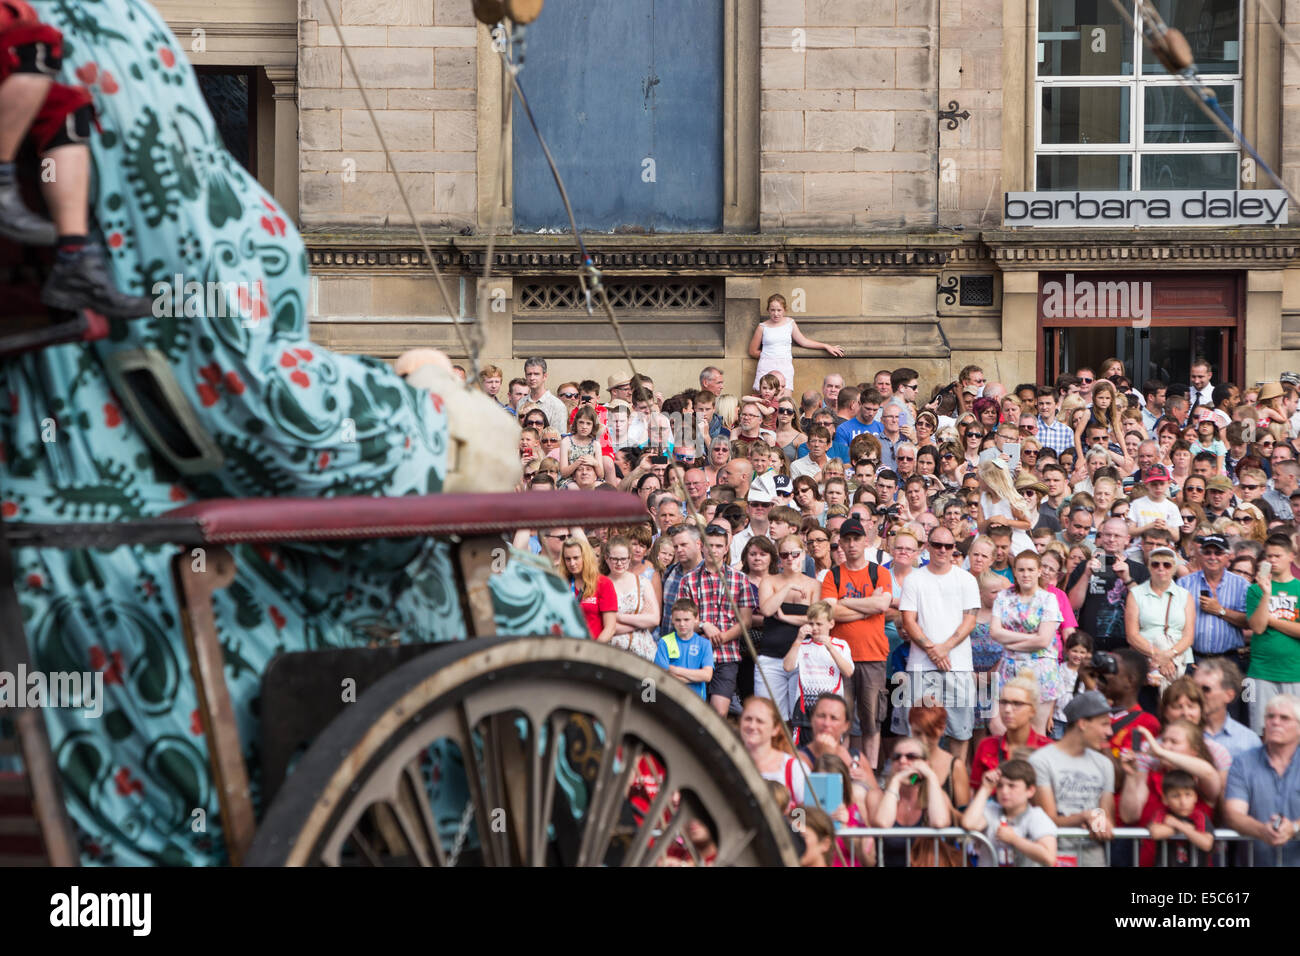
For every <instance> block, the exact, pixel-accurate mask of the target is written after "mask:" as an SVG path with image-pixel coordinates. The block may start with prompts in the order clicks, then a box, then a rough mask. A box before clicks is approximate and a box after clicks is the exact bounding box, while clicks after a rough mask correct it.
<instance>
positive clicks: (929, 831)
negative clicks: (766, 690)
mask: <svg viewBox="0 0 1300 956" xmlns="http://www.w3.org/2000/svg"><path fill="white" fill-rule="evenodd" d="M1114 833H1115V839H1114V840H1110V841H1107V842H1105V843H1103V844H1101V845H1102V846H1103V847H1104V848H1105V851H1106V865H1107V866H1110V865H1111V847H1112V846H1113V845H1114V843H1115V841H1117V840H1131V841H1132V847H1133V862H1132V864H1131V865H1132V866H1136V865H1137V861H1138V854H1139V852H1140V846H1141V841H1142V840H1149V839H1151V832H1150V831H1149V830H1146V829H1144V828H1142V827H1116V828H1115V830H1114ZM1056 835H1057V838H1058V839H1059V838H1061V837H1090V836H1091V834H1090V831H1089V830H1088V829H1087V828H1086V827H1061V828H1059V829H1058V830H1057V831H1056ZM835 836H836V837H837V838H839V839H845V840H848V841H849V865H850V866H856V865H857V843H856V840H857V838H859V837H875V838H876V840H877V841H879V840H880V839H882V838H886V839H887V838H896V839H897V838H903V839H906V840H907V859H908V860H909V861H910V860H911V858H912V840H913V839H922V838H934V837H939V838H942V839H956V840H959V841H960V842H961V857H962V866H967V865H969V857H970V854H969V852H968V850H969V848H970V843H971V842H978V843H981V844H983V845H984V847H986V848H987V849H988V851H989V855H990V856H992V857H993V858H994V859H997V851H996V849H995V848H994V846H993V844H992V842H991V841H990V840H989V838H988V837H987V836H985V835H984V834H983V833H978V832H975V831H972V830H964V829H962V828H961V827H944V828H943V829H935V828H933V827H888V828H881V827H842V828H839V829H837V830H836V831H835ZM1175 841H1177V842H1186V841H1187V838H1186V837H1185V836H1182V835H1181V834H1176V835H1174V836H1172V837H1170V838H1169V839H1167V840H1158V841H1156V842H1157V846H1158V847H1159V850H1160V855H1159V863H1158V865H1159V866H1168V865H1169V844H1170V843H1172V842H1175ZM1229 844H1236V845H1237V846H1236V847H1234V852H1233V853H1232V856H1233V857H1234V860H1233V862H1231V863H1229V862H1228V856H1229V854H1228V847H1229ZM1242 844H1244V847H1243V846H1242ZM1243 849H1244V852H1243ZM1283 849H1284V848H1283V847H1275V855H1274V859H1273V862H1272V863H1271V864H1270V863H1262V864H1260V865H1261V866H1282V865H1283V863H1282V851H1283ZM1191 851H1192V865H1193V866H1199V865H1200V857H1201V852H1200V851H1199V850H1198V849H1197V848H1196V847H1192V848H1191ZM1211 853H1212V854H1213V855H1214V862H1213V865H1214V866H1221V867H1226V866H1255V865H1256V864H1255V838H1254V837H1249V836H1244V835H1243V834H1240V833H1238V832H1237V831H1236V830H1226V829H1225V830H1215V831H1214V849H1213V850H1212V851H1211ZM934 857H935V865H936V866H937V865H938V862H939V847H938V844H937V843H936V844H935V847H934ZM1243 857H1244V859H1245V862H1244V863H1243V862H1242V858H1243ZM884 865H885V863H884V853H883V852H882V848H881V845H880V843H879V842H877V844H876V866H884ZM909 865H910V863H909Z"/></svg>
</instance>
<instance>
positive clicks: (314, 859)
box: [246, 637, 797, 866]
mask: <svg viewBox="0 0 1300 956" xmlns="http://www.w3.org/2000/svg"><path fill="white" fill-rule="evenodd" d="M462 777H463V781H462V783H463V785H461V786H457V781H458V780H459V779H460V778H462ZM701 824H702V826H701ZM705 830H707V833H705V832H704V831H705ZM709 835H711V836H712V838H713V842H714V843H715V844H716V847H717V858H716V862H717V863H721V864H739V865H795V864H796V863H797V860H796V856H795V852H794V848H793V843H792V840H791V838H790V832H789V829H788V827H787V825H786V823H785V821H784V820H783V818H782V816H781V813H780V810H779V808H778V807H777V806H776V804H775V803H774V802H773V801H772V799H771V797H770V796H769V794H768V788H767V786H766V783H765V782H764V781H763V779H762V778H761V777H760V776H759V774H758V771H757V770H756V769H755V767H754V765H753V763H752V762H751V760H750V759H749V755H748V754H747V753H746V752H745V750H744V747H743V746H742V744H741V743H740V740H739V738H738V737H737V736H736V735H735V733H734V732H733V731H732V730H731V728H730V727H728V726H727V724H726V723H725V722H724V721H722V720H721V719H719V718H718V717H717V715H716V714H714V713H713V711H712V710H711V709H710V708H709V707H708V706H707V705H706V704H705V703H704V701H703V700H701V699H700V698H699V697H698V696H697V695H695V694H693V693H692V692H691V691H690V690H689V689H688V688H687V687H686V686H685V685H684V684H682V683H681V682H680V681H678V680H677V679H676V678H674V677H670V676H669V675H668V674H667V673H666V672H665V671H663V670H661V669H660V668H658V667H655V666H654V665H653V664H651V663H649V662H647V661H644V660H642V659H641V658H639V657H636V656H635V655H633V654H631V653H629V652H627V651H623V650H619V649H616V648H613V647H609V646H607V645H603V644H597V643H595V642H594V641H589V640H575V639H573V638H553V637H550V638H520V637H504V638H481V639H475V640H471V641H465V642H458V643H456V644H448V645H444V646H442V647H439V648H437V649H435V650H432V651H430V652H429V653H428V654H426V655H423V656H421V657H419V658H417V659H416V660H413V661H410V662H409V663H407V664H405V665H403V666H402V667H400V668H398V669H397V670H395V671H394V672H393V673H391V674H389V675H388V676H387V677H385V678H384V679H383V680H382V681H380V682H379V683H377V684H375V685H374V686H373V687H371V688H370V689H369V690H368V691H367V692H366V693H365V694H363V695H362V697H361V699H360V700H359V701H358V702H357V703H355V704H352V705H351V706H350V707H349V709H348V710H347V711H345V712H344V713H343V714H341V715H340V716H339V717H338V718H337V719H336V720H334V721H333V722H332V723H331V724H330V725H329V727H328V728H326V730H325V731H324V732H323V733H322V734H321V735H320V737H319V738H318V739H317V740H316V741H315V742H314V743H313V745H312V746H311V748H310V749H309V750H308V751H307V753H306V754H305V755H304V756H303V757H302V759H301V760H300V761H299V763H298V765H297V767H296V769H295V770H294V771H293V773H292V774H291V775H290V777H289V779H288V780H287V782H286V783H285V786H284V788H283V789H282V790H281V791H280V793H279V794H278V795H277V797H276V799H275V802H274V803H273V804H272V806H271V807H270V809H269V810H268V812H267V814H266V817H265V819H264V820H263V822H262V825H261V826H260V827H259V829H258V831H257V834H256V836H255V837H254V840H253V845H252V847H251V849H250V851H249V854H248V857H247V860H246V862H247V863H248V864H249V865H252V866H283V865H290V866H303V865H321V864H324V865H334V866H337V865H352V864H356V865H424V866H446V865H474V864H486V865H496V866H510V865H525V866H555V865H578V866H603V865H624V866H635V865H653V864H655V863H657V862H659V861H660V860H661V859H663V858H664V856H665V854H666V853H668V854H669V856H671V857H673V858H685V859H690V858H691V857H694V856H696V855H697V854H698V850H697V847H699V846H702V845H705V844H706V843H707V837H708V836H709ZM691 836H693V837H695V839H691V838H690V837H691ZM670 850H671V853H669V851H670Z"/></svg>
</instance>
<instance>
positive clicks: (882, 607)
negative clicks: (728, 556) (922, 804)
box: [822, 517, 893, 767]
mask: <svg viewBox="0 0 1300 956" xmlns="http://www.w3.org/2000/svg"><path fill="white" fill-rule="evenodd" d="M840 547H841V548H843V549H844V563H843V564H842V565H839V566H838V567H833V568H831V570H830V571H829V572H827V574H826V577H825V578H823V579H822V600H823V601H829V602H830V603H831V605H832V606H833V608H834V611H835V627H834V628H833V629H832V631H831V636H832V637H838V638H841V639H842V640H843V641H844V642H845V643H846V644H848V645H849V650H850V651H851V652H852V654H853V678H852V681H851V694H850V700H851V701H852V707H853V712H854V714H855V716H856V717H857V723H858V730H859V731H860V733H857V734H853V735H852V737H851V738H850V741H851V743H852V745H853V746H854V747H857V748H859V749H860V750H862V752H863V753H864V754H865V755H866V757H867V761H868V763H867V765H868V766H870V767H875V766H876V763H877V761H878V758H879V756H880V725H881V723H882V722H883V721H884V719H885V703H886V700H887V694H888V689H887V687H886V682H885V658H887V657H888V656H889V639H888V638H887V637H885V612H886V611H888V610H889V604H890V601H891V599H892V598H893V582H892V579H891V578H890V576H889V571H888V570H886V569H885V568H884V567H882V566H880V565H877V564H870V563H869V562H868V561H867V555H866V551H867V532H866V529H864V528H863V527H862V519H860V518H858V517H852V518H849V519H848V520H847V521H845V522H844V524H842V525H840Z"/></svg>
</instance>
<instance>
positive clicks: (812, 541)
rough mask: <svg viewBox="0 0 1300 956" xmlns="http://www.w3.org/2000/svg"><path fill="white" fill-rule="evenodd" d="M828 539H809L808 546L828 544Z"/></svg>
mask: <svg viewBox="0 0 1300 956" xmlns="http://www.w3.org/2000/svg"><path fill="white" fill-rule="evenodd" d="M830 540H831V539H830V538H809V539H808V543H809V544H830Z"/></svg>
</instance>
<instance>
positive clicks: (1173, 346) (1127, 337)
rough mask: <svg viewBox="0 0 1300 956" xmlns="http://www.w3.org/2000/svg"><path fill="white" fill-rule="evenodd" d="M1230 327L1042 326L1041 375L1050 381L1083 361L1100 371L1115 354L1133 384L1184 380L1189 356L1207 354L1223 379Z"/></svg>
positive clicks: (1229, 355) (1229, 369) (1229, 364)
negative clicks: (1148, 381) (1149, 380)
mask: <svg viewBox="0 0 1300 956" xmlns="http://www.w3.org/2000/svg"><path fill="white" fill-rule="evenodd" d="M1234 332H1235V330H1234V329H1232V328H1225V327H1223V326H1172V325H1171V326H1157V325H1153V326H1150V327H1148V328H1134V327H1133V326H1131V325H1122V326H1075V327H1072V328H1044V329H1043V359H1044V361H1043V363H1042V375H1043V378H1044V381H1047V382H1053V381H1055V380H1056V377H1057V376H1058V375H1062V374H1064V373H1065V372H1073V371H1075V370H1076V369H1079V368H1083V367H1088V368H1091V369H1092V370H1093V371H1094V372H1095V373H1097V374H1100V373H1101V367H1102V364H1103V363H1104V362H1105V361H1106V359H1108V358H1112V357H1113V358H1118V359H1119V360H1120V361H1121V362H1123V363H1124V373H1125V374H1126V375H1127V376H1128V377H1129V379H1130V380H1131V381H1132V382H1133V385H1134V387H1136V388H1141V387H1142V383H1143V382H1145V381H1147V379H1152V378H1154V379H1158V380H1159V381H1162V382H1166V383H1169V384H1184V385H1185V384H1187V382H1188V379H1189V375H1188V373H1189V372H1190V370H1191V364H1192V360H1193V359H1194V358H1196V357H1198V356H1205V357H1206V358H1208V359H1209V360H1210V362H1211V364H1213V366H1214V379H1215V381H1223V380H1225V379H1231V376H1232V368H1233V365H1232V340H1233V338H1234V334H1233V333H1234ZM1223 369H1227V372H1226V373H1225V372H1224V371H1222V370H1223Z"/></svg>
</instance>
